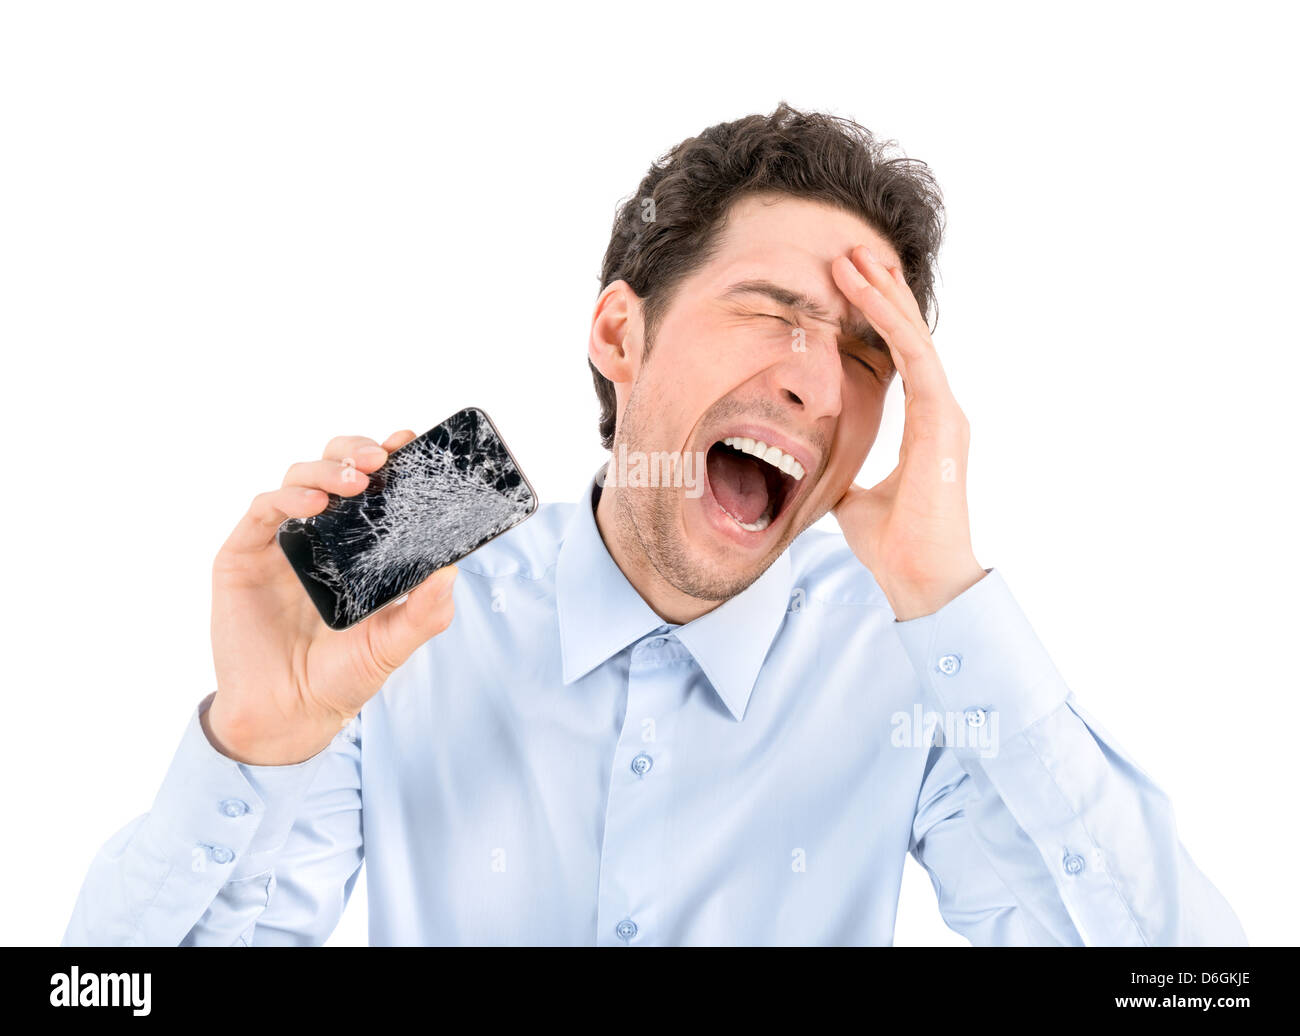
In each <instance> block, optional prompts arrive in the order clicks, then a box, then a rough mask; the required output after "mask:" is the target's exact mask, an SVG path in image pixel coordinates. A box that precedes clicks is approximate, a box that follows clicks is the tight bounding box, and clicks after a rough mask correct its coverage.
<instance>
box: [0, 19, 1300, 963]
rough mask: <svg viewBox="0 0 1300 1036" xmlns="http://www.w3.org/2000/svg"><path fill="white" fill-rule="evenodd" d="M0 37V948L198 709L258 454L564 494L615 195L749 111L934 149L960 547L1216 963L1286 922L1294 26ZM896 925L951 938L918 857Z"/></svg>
mask: <svg viewBox="0 0 1300 1036" xmlns="http://www.w3.org/2000/svg"><path fill="white" fill-rule="evenodd" d="M470 11H472V12H473V13H467V12H470ZM0 12H2V13H0V148H3V160H2V161H0V340H2V343H3V356H4V371H5V374H4V379H3V386H4V387H3V393H4V397H3V407H2V411H3V414H2V417H0V420H3V422H4V425H3V436H4V456H5V460H6V463H5V464H4V468H3V485H4V487H5V490H6V494H5V501H4V506H3V508H0V512H2V513H3V521H4V530H3V534H4V541H3V542H4V561H5V565H4V585H5V593H4V594H3V597H0V601H2V602H3V603H0V620H2V621H0V629H2V630H3V637H4V665H5V668H4V676H5V680H4V691H5V706H6V713H7V717H6V718H7V721H8V727H7V729H8V736H7V737H6V738H5V741H4V751H3V754H2V757H3V764H4V767H5V774H4V785H3V786H4V789H5V823H4V831H5V835H4V840H5V846H4V851H3V852H0V888H3V889H4V891H5V909H4V911H3V920H0V925H3V930H2V931H0V941H3V942H5V943H34V944H46V943H55V942H57V941H58V940H59V939H60V938H61V937H62V933H63V930H64V927H65V926H66V924H67V921H68V917H69V914H70V912H71V909H72V905H73V902H74V899H75V897H76V894H77V890H78V888H79V886H80V884H81V881H82V879H83V877H84V875H85V873H86V870H87V868H88V867H89V865H90V862H91V859H92V857H93V855H94V853H95V851H96V849H97V848H98V847H99V846H100V845H101V844H102V843H103V842H104V841H105V840H107V839H108V837H109V836H110V835H112V834H113V832H114V831H116V830H117V829H119V828H120V827H122V826H123V825H125V824H126V823H127V822H128V821H129V820H130V819H131V818H132V817H134V816H136V815H138V814H140V813H142V812H144V811H146V810H147V809H148V808H149V805H150V803H151V801H152V799H153V796H154V793H155V792H156V790H157V786H158V783H159V781H160V780H161V778H162V775H163V773H164V772H165V770H166V767H167V765H168V763H169V761H170V759H171V757H172V754H173V752H174V751H175V748H176V745H177V743H178V741H179V739H180V735H181V732H182V730H183V728H184V726H185V723H186V721H187V719H188V717H189V715H190V713H191V711H192V710H193V708H194V706H195V704H196V703H197V702H198V701H199V699H200V698H202V697H203V696H204V695H205V694H206V693H207V692H208V691H210V690H211V689H212V688H213V686H214V682H213V681H214V677H213V672H212V663H211V654H210V645H209V641H208V606H209V573H210V565H211V561H212V557H213V555H214V553H215V551H216V550H217V548H218V546H219V545H220V543H221V542H222V540H223V539H224V538H225V536H226V535H227V533H228V532H229V530H230V529H231V527H233V525H234V523H235V522H236V520H237V519H238V518H239V516H240V514H241V513H242V512H243V511H244V509H245V508H246V506H247V504H248V502H249V500H250V499H251V498H252V497H253V496H254V495H255V494H256V493H258V492H260V491H262V490H265V489H268V488H273V487H275V486H277V485H278V484H279V482H280V479H281V477H282V475H283V474H284V471H285V469H286V468H287V467H288V466H289V464H290V463H291V462H293V461H295V460H300V459H309V458H313V457H315V456H318V455H319V452H320V449H321V447H322V446H323V445H324V443H325V442H326V440H328V439H329V438H330V437H331V436H333V435H336V434H341V433H348V434H365V435H370V436H373V437H375V438H377V439H382V438H384V437H385V436H387V435H388V434H389V433H390V432H392V431H394V430H395V429H398V428H403V427H411V428H413V429H415V430H417V431H423V430H425V429H426V428H428V427H430V426H431V425H433V424H434V423H436V422H437V421H438V420H440V419H442V418H443V417H445V416H446V415H447V414H449V413H451V412H452V411H454V410H456V409H458V408H459V407H461V406H463V405H466V404H471V403H472V404H477V405H480V406H482V407H484V408H485V409H487V410H488V412H489V413H491V414H492V415H493V416H494V417H495V418H496V420H497V422H498V424H499V425H500V426H501V428H502V431H503V433H504V435H505V436H506V438H507V440H508V441H509V443H510V444H511V446H512V447H513V449H514V451H515V452H516V454H517V455H518V457H519V459H520V461H521V464H522V465H523V467H524V469H525V470H526V471H527V472H528V473H529V475H530V477H531V479H532V481H533V482H534V483H535V485H536V486H537V488H538V491H539V494H540V496H541V497H542V499H543V500H573V499H576V497H577V493H578V491H579V489H580V487H581V486H582V484H583V482H584V481H585V479H586V478H587V477H588V476H589V475H590V474H591V473H592V472H593V471H594V470H595V468H596V466H597V465H599V464H600V463H601V460H602V456H603V455H602V452H601V451H600V449H599V443H598V439H597V435H596V404H595V399H594V396H593V393H592V389H591V383H590V378H589V375H588V372H587V367H586V360H585V349H586V341H587V334H588V325H589V321H590V317H591V310H592V306H593V303H594V300H595V296H596V293H597V290H598V288H599V285H598V283H597V276H598V272H599V269H600V262H601V257H602V255H603V253H604V249H605V246H606V243H607V240H608V235H609V229H610V223H611V220H612V218H613V215H614V210H615V206H616V205H617V203H618V202H619V201H620V200H621V199H623V198H624V197H626V196H628V195H630V194H631V193H633V192H634V191H635V189H636V186H637V184H638V182H639V180H640V178H641V176H642V175H643V174H644V172H645V170H646V168H647V166H648V165H649V163H650V162H651V160H652V159H654V158H656V157H658V156H659V155H660V154H662V153H663V152H664V151H665V150H667V149H668V148H669V147H670V146H672V145H673V144H674V143H676V142H677V141H679V140H681V139H682V138H684V137H686V136H690V135H693V134H695V133H698V132H699V131H700V130H702V129H703V128H705V127H706V126H710V125H713V124H715V123H718V122H722V121H726V120H729V119H733V118H737V117H739V116H741V115H745V114H750V113H753V112H768V111H770V110H771V109H772V108H773V107H774V106H775V105H776V104H777V102H778V101H780V100H782V99H785V100H787V101H789V102H790V103H791V104H794V105H796V106H798V107H805V108H818V109H822V110H829V111H832V112H834V113H836V114H841V115H847V116H850V117H852V118H855V119H856V120H858V121H859V122H861V123H863V124H864V125H866V126H868V127H870V128H871V129H872V130H873V131H874V132H875V133H877V134H878V135H879V136H882V137H886V138H889V139H893V140H896V141H898V142H899V144H900V145H901V147H902V149H903V151H904V152H905V153H906V154H908V155H909V156H911V157H914V158H920V159H923V160H925V161H926V162H928V163H929V164H930V165H931V166H932V168H933V169H934V170H935V173H936V175H937V177H938V179H939V181H940V183H941V184H942V186H943V188H944V191H945V196H946V201H947V206H948V227H949V231H948V236H947V240H946V245H945V247H944V250H943V253H942V257H941V267H940V269H941V273H942V280H941V282H940V284H939V296H940V320H939V324H938V327H937V330H936V333H935V341H936V344H937V345H938V347H939V351H940V354H941V356H942V357H943V359H944V362H945V365H946V369H947V371H948V376H949V379H950V381H951V383H952V385H953V388H954V391H955V392H956V394H957V397H958V400H959V401H960V402H961V404H962V406H963V409H964V410H965V411H966V413H967V415H968V416H969V418H970V420H971V424H972V429H973V434H972V456H971V475H970V493H971V512H972V520H973V524H974V543H975V548H976V554H977V556H978V558H979V560H980V562H981V563H982V564H984V565H986V566H987V565H993V566H997V567H998V568H999V569H1001V570H1002V571H1003V573H1004V574H1005V576H1006V578H1007V579H1008V581H1009V584H1010V585H1011V587H1012V589H1013V591H1014V593H1015V594H1016V597H1017V599H1018V600H1019V602H1020V603H1021V605H1022V607H1023V608H1024V609H1025V611H1026V612H1027V613H1028V615H1029V616H1030V619H1031V621H1032V622H1033V623H1034V626H1035V629H1036V630H1037V632H1038V633H1039V636H1040V637H1041V639H1042V640H1043V642H1044V643H1045V644H1046V645H1047V648H1048V650H1049V651H1050V653H1051V654H1052V656H1053V658H1054V660H1055V662H1056V664H1057V667H1058V668H1059V669H1060V670H1061V672H1062V673H1063V674H1064V676H1065V678H1066V680H1067V682H1068V683H1069V684H1070V685H1071V687H1072V688H1073V689H1074V691H1075V693H1076V694H1077V695H1078V696H1079V698H1080V700H1081V702H1082V703H1083V704H1084V705H1085V707H1087V708H1088V709H1090V710H1091V711H1092V712H1093V714H1094V715H1096V716H1097V717H1098V718H1099V719H1100V720H1101V722H1102V723H1103V725H1104V726H1105V727H1106V728H1107V729H1108V730H1109V731H1110V732H1111V733H1112V734H1114V735H1115V736H1116V737H1117V738H1118V739H1119V741H1120V743H1121V744H1122V745H1123V746H1124V747H1125V748H1126V749H1128V750H1129V751H1130V752H1131V753H1133V754H1134V755H1135V756H1136V757H1137V759H1138V760H1139V761H1140V762H1141V763H1142V764H1143V766H1144V768H1145V769H1146V770H1147V772H1148V773H1149V774H1151V775H1152V776H1153V777H1154V778H1155V780H1156V781H1157V782H1158V783H1159V784H1160V785H1161V786H1162V787H1163V788H1164V789H1165V790H1166V791H1167V792H1168V793H1169V795H1170V796H1171V798H1172V800H1173V802H1174V805H1175V810H1176V815H1177V817H1178V821H1179V830H1180V832H1181V835H1182V838H1183V841H1184V843H1185V844H1186V846H1187V847H1188V849H1189V851H1190V852H1191V854H1192V857H1193V858H1194V859H1195V861H1196V862H1197V864H1198V865H1199V866H1200V867H1201V869H1202V870H1203V871H1204V872H1205V873H1206V874H1207V875H1208V876H1209V877H1210V879H1211V880H1212V881H1213V882H1214V883H1215V884H1216V885H1217V887H1218V888H1219V889H1220V890H1221V891H1222V892H1223V894H1224V895H1225V896H1226V897H1227V899H1228V901H1229V902H1230V903H1231V904H1232V906H1233V907H1234V908H1235V910H1236V912H1237V913H1238V915H1239V917H1240V918H1241V920H1242V923H1243V925H1244V926H1245V929H1246V932H1247V934H1248V936H1249V938H1250V939H1251V941H1252V942H1253V943H1256V944H1266V943H1274V944H1276V943H1294V942H1296V941H1297V940H1296V938H1295V934H1296V923H1297V920H1298V918H1297V910H1296V906H1295V900H1294V897H1293V896H1292V895H1291V892H1290V889H1291V885H1292V884H1293V882H1294V873H1293V872H1294V866H1295V860H1296V858H1297V848H1298V846H1297V837H1296V827H1295V819H1294V814H1293V811H1292V809H1291V805H1292V802H1293V799H1292V790H1293V788H1294V778H1293V772H1294V769H1293V764H1292V761H1291V760H1292V756H1293V753H1294V752H1295V740H1296V734H1297V729H1296V725H1295V723H1294V717H1295V715H1296V710H1295V708H1294V704H1293V703H1294V700H1295V695H1296V690H1297V684H1298V683H1300V678H1298V676H1297V673H1300V653H1298V650H1297V637H1296V619H1297V608H1296V585H1297V575H1298V572H1297V568H1298V567H1300V566H1297V557H1296V548H1295V543H1294V528H1295V515H1294V510H1293V506H1294V501H1295V496H1296V493H1295V489H1296V480H1297V468H1296V451H1297V437H1296V419H1295V411H1296V404H1295V386H1296V381H1297V375H1300V363H1298V362H1297V344H1298V343H1297V334H1296V330H1295V318H1294V315H1293V313H1292V312H1291V306H1292V304H1293V300H1294V297H1295V285H1296V281H1297V274H1298V273H1300V270H1298V269H1297V266H1298V264H1297V262H1296V248H1297V245H1296V241H1297V229H1298V228H1297V222H1298V221H1297V203H1296V189H1295V185H1296V183H1297V180H1298V179H1300V176H1298V174H1300V170H1298V169H1297V155H1296V146H1295V143H1294V139H1295V99H1296V87H1297V83H1296V81H1295V78H1294V76H1293V74H1292V73H1290V72H1288V71H1286V69H1287V67H1288V65H1290V64H1291V60H1292V57H1293V55H1292V53H1291V52H1292V50H1293V43H1294V39H1295V28H1296V26H1295V25H1294V24H1293V22H1292V17H1291V15H1290V13H1289V12H1288V11H1287V9H1286V8H1285V7H1284V6H1283V5H1282V4H1276V5H1274V4H1258V3H1256V4H1245V5H1235V6H1233V7H1232V8H1231V9H1229V8H1224V7H1222V6H1220V7H1218V8H1217V9H1211V8H1209V7H1205V8H1200V7H1195V6H1194V5H1190V4H1176V5H1175V4H1169V5H1164V4H1160V5H1156V4H1131V3H1130V4H1124V5H1113V6H1112V5H1102V4H1096V3H1094V4H1090V5H1087V6H1086V7H1082V8H1079V7H1071V8H1070V9H1069V13H1064V9H1062V11H1061V13H1057V9H1056V8H1055V7H1053V8H1052V9H1051V11H1050V13H1049V11H1048V9H1047V8H1046V7H1045V6H1044V5H1028V4H1026V5H1024V6H1010V5H989V4H968V5H957V4H953V5H951V6H950V5H937V4H936V5H922V4H917V3H907V4H901V3H899V4H888V5H885V4H875V3H862V2H853V3H844V4H841V5H833V6H832V5H821V4H815V3H810V2H806V0H805V2H801V3H799V4H795V5H790V4H762V3H754V2H747V3H743V4H727V5H702V4H700V3H690V4H682V5H680V6H675V5H670V4H666V3H656V4H654V5H652V6H645V7H639V8H638V7H636V6H633V5H627V6H619V7H612V6H609V5H600V6H598V7H593V8H592V9H590V10H583V9H565V8H563V7H561V6H558V5H537V6H531V7H523V6H521V7H519V8H518V9H512V8H511V7H510V5H508V4H507V5H502V4H491V5H449V4H435V3H428V4H395V3H375V2H368V3H353V4H337V3H321V2H312V3H275V2H258V3H231V2H225V3H204V4H197V3H180V2H167V3H147V4H146V3H120V2H119V3H84V4H83V3H76V4H74V3H58V2H43V3H8V4H5V5H4V6H3V8H0ZM899 403H900V396H899V395H898V386H897V385H895V388H894V394H893V395H892V396H891V406H890V410H889V412H888V416H887V421H886V424H885V427H884V429H883V430H882V433H881V438H880V440H879V442H878V445H877V446H876V448H875V450H874V451H873V454H872V456H871V457H870V458H869V460H868V463H867V467H866V468H865V469H864V472H863V475H862V476H861V478H860V481H863V482H866V483H868V484H869V483H870V482H873V481H875V480H876V479H878V478H879V477H882V476H883V475H884V474H885V473H886V472H887V471H888V470H889V468H890V467H891V466H892V464H893V462H894V459H895V458H896V451H897V442H898V436H899V432H900V425H899V420H898V417H899V413H900V409H899ZM365 938H366V927H365V890H364V883H361V884H359V885H358V887H357V891H356V894H355V896H354V899H353V901H352V903H351V905H350V906H349V908H348V910H347V912H346V915H345V916H344V918H343V921H342V923H341V924H340V926H339V928H338V930H337V931H336V933H335V935H334V937H333V939H332V942H333V943H337V944H344V943H364V941H365ZM897 942H898V943H899V944H926V943H954V944H964V940H962V939H960V938H959V937H958V936H956V935H955V934H954V933H952V932H950V931H949V930H948V929H947V928H946V927H945V926H944V925H943V922H942V920H941V918H940V917H939V914H938V911H937V909H936V907H935V901H934V894H933V891H932V889H931V887H930V885H929V881H928V879H927V878H926V876H925V874H924V872H923V871H921V870H920V868H919V867H918V866H917V865H916V864H915V863H913V862H911V861H909V864H908V869H907V876H906V880H905V884H904V889H903V897H902V903H901V906H900V909H899V920H898V933H897Z"/></svg>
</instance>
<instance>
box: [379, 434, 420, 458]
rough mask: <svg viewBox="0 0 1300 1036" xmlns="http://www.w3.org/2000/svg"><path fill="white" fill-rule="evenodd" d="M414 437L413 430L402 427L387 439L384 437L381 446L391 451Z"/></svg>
mask: <svg viewBox="0 0 1300 1036" xmlns="http://www.w3.org/2000/svg"><path fill="white" fill-rule="evenodd" d="M414 438H415V433H414V432H413V431H411V430H410V429H409V428H403V429H402V430H401V431H400V432H394V433H393V434H392V435H390V436H389V437H388V438H387V439H385V440H384V442H383V447H384V449H386V450H387V451H388V452H389V453H392V452H393V451H394V450H396V449H398V448H399V447H401V446H405V445H406V444H407V443H408V442H410V441H411V440H412V439H414Z"/></svg>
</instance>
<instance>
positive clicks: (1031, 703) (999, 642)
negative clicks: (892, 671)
mask: <svg viewBox="0 0 1300 1036" xmlns="http://www.w3.org/2000/svg"><path fill="white" fill-rule="evenodd" d="M985 572H986V575H985V576H984V578H983V579H981V580H980V581H979V582H978V583H976V584H975V585H974V586H972V587H969V588H968V589H967V590H965V591H964V592H962V593H960V594H958V595H957V596H956V597H955V598H953V599H952V600H951V601H949V602H948V603H947V604H946V605H944V606H943V607H942V608H940V609H939V610H938V611H937V612H934V613H933V614H931V615H923V616H921V617H920V618H916V619H907V620H905V621H902V622H898V621H896V622H895V623H894V624H893V628H894V631H895V632H896V633H897V634H898V638H899V640H900V641H901V642H902V645H903V649H904V651H906V652H907V655H908V658H909V659H911V662H912V668H913V669H914V670H915V671H916V675H917V677H918V678H919V679H920V681H921V686H922V687H923V688H924V689H925V691H927V692H928V693H929V694H931V695H932V696H933V699H934V701H936V702H937V703H938V704H939V706H940V708H941V709H943V711H944V713H945V718H946V720H948V721H950V722H949V724H946V725H945V730H948V729H951V726H952V725H954V724H955V725H956V726H957V727H958V728H962V727H964V728H966V729H967V732H968V733H977V732H978V733H981V734H983V735H984V736H985V737H986V736H987V734H989V733H993V731H990V730H988V729H987V728H988V727H989V726H990V725H991V724H996V726H995V727H994V730H996V734H994V736H995V737H999V738H1010V737H1014V736H1015V735H1017V734H1019V733H1021V732H1023V731H1024V730H1025V729H1026V728H1027V727H1029V726H1032V725H1033V724H1034V723H1037V722H1038V721H1039V720H1041V719H1043V718H1044V717H1046V716H1048V715H1050V714H1051V713H1053V712H1055V711H1056V710H1057V709H1058V708H1060V706H1061V705H1062V704H1063V703H1064V702H1065V699H1066V696H1067V695H1068V694H1069V689H1068V688H1067V687H1066V685H1065V682H1064V681H1063V680H1062V679H1061V675H1060V673H1058V672H1057V670H1056V667H1055V666H1054V665H1053V664H1052V660H1051V659H1050V658H1049V657H1048V655H1047V652H1046V650H1045V649H1044V648H1043V645H1042V644H1041V643H1039V640H1038V637H1037V636H1036V635H1035V634H1034V631H1033V628H1032V627H1031V626H1030V625H1029V620H1028V619H1026V618H1025V614H1024V612H1022V611H1021V610H1020V606H1019V605H1018V604H1016V601H1015V598H1014V597H1012V596H1011V591H1010V590H1009V589H1008V588H1007V585H1006V583H1005V581H1004V580H1003V579H1002V575H1001V573H999V572H998V571H997V570H996V569H992V568H989V569H985Z"/></svg>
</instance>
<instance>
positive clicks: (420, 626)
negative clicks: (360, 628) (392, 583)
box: [367, 565, 459, 673]
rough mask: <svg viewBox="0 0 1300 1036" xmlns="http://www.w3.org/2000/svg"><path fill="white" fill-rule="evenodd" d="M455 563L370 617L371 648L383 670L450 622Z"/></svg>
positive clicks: (455, 571) (395, 663) (386, 670)
mask: <svg viewBox="0 0 1300 1036" xmlns="http://www.w3.org/2000/svg"><path fill="white" fill-rule="evenodd" d="M458 571H459V570H458V569H457V568H456V566H455V565H448V566H446V567H445V568H440V569H438V570H437V571H436V572H434V573H433V574H432V575H430V576H429V578H427V579H426V580H425V581H424V582H423V583H421V584H420V585H419V586H417V587H416V588H415V589H414V590H412V591H411V592H410V593H409V594H407V595H406V599H405V600H404V601H402V602H401V603H394V604H392V605H389V607H387V608H385V609H384V610H383V611H381V612H379V613H378V614H377V615H373V616H371V617H370V618H369V619H368V620H367V626H368V627H369V640H370V652H371V655H372V657H373V658H374V661H375V664H376V665H377V666H378V667H379V668H380V670H381V671H382V672H384V673H391V672H392V671H393V670H395V669H396V668H397V667H398V666H400V665H401V664H402V663H403V662H405V661H406V660H407V659H408V658H409V657H410V655H411V652H413V651H414V650H415V649H416V648H418V647H419V646H420V645H421V644H423V643H424V642H425V641H426V640H428V639H429V638H430V637H433V636H436V635H437V634H439V633H441V632H442V631H443V630H445V629H446V628H447V627H448V626H449V625H451V620H452V616H453V614H454V613H455V604H454V599H453V596H452V588H453V587H454V586H455V582H456V573H457V572H458Z"/></svg>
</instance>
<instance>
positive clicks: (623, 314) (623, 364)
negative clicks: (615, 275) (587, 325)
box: [587, 281, 644, 385]
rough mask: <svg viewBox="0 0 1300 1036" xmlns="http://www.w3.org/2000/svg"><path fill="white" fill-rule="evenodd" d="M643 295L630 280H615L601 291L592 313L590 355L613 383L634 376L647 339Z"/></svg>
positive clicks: (589, 342)
mask: <svg viewBox="0 0 1300 1036" xmlns="http://www.w3.org/2000/svg"><path fill="white" fill-rule="evenodd" d="M643 330H644V326H643V324H642V323H641V299H640V297H639V296H638V295H637V293H636V292H634V291H633V290H632V288H631V286H630V285H629V284H628V283H627V281H613V282H612V283H610V284H609V286H608V287H606V288H605V290H604V291H602V292H601V293H600V298H598V299H597V300H596V310H595V312H594V313H593V314H592V317H591V337H590V339H589V340H588V342H587V355H588V356H589V357H590V358H591V362H592V364H593V365H594V366H595V368H596V370H598V371H600V373H601V374H603V375H605V377H607V378H608V379H609V380H610V381H612V382H614V384H616V385H617V384H621V383H627V382H631V381H633V380H635V378H636V372H637V370H638V369H639V368H640V366H641V356H642V352H643V345H644V339H643V337H642V332H643Z"/></svg>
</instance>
